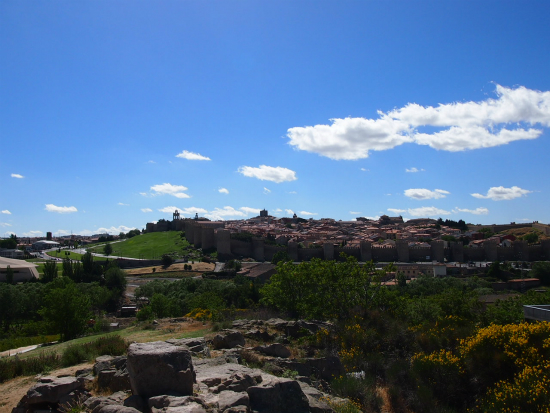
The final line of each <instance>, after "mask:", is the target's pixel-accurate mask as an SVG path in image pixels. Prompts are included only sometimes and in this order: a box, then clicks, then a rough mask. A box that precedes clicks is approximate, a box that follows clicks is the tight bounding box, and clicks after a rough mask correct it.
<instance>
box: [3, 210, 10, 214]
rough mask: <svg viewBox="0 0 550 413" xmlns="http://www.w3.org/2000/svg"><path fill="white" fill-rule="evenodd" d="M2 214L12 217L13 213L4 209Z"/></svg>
mask: <svg viewBox="0 0 550 413" xmlns="http://www.w3.org/2000/svg"><path fill="white" fill-rule="evenodd" d="M2 214H6V215H11V212H10V211H8V210H7V209H4V210H3V211H2Z"/></svg>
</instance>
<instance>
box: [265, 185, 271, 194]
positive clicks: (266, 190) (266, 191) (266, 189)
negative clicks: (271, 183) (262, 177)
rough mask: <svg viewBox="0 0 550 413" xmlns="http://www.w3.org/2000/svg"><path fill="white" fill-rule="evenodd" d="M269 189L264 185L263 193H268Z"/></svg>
mask: <svg viewBox="0 0 550 413" xmlns="http://www.w3.org/2000/svg"><path fill="white" fill-rule="evenodd" d="M270 193H271V190H270V189H268V188H266V187H265V186H264V194H270Z"/></svg>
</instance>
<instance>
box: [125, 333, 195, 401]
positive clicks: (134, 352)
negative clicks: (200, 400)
mask: <svg viewBox="0 0 550 413" xmlns="http://www.w3.org/2000/svg"><path fill="white" fill-rule="evenodd" d="M127 368H128V373H129V375H130V385H131V388H132V393H133V394H135V395H138V396H142V397H153V396H159V395H163V394H171V393H177V394H180V395H182V396H185V395H190V394H193V383H194V381H195V372H194V369H193V362H192V359H191V352H190V351H189V350H188V349H186V348H185V347H182V346H175V345H173V344H170V343H166V342H164V341H155V342H153V343H134V344H130V346H129V347H128V361H127Z"/></svg>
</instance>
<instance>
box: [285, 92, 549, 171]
mask: <svg viewBox="0 0 550 413" xmlns="http://www.w3.org/2000/svg"><path fill="white" fill-rule="evenodd" d="M496 96H497V97H496V99H486V100H484V101H481V102H464V103H461V102H458V103H456V102H455V103H448V104H440V105H439V106H437V107H432V106H427V107H425V106H421V105H418V104H416V103H409V104H407V105H405V106H404V107H402V108H398V109H394V110H392V111H390V112H387V113H384V112H378V118H376V119H365V118H345V119H331V121H332V124H331V125H315V126H306V127H294V128H290V129H288V131H287V137H288V138H289V144H290V145H291V146H293V147H295V148H296V149H299V150H304V151H308V152H313V153H317V154H319V155H322V156H326V157H328V158H331V159H336V160H341V159H346V160H354V159H362V158H367V157H368V156H369V152H370V151H382V150H386V149H392V148H395V147H396V146H399V145H402V144H404V143H416V144H418V145H428V146H430V147H432V148H434V149H438V150H445V151H451V152H454V151H463V150H468V149H478V148H490V147H494V146H499V145H505V144H507V143H510V142H513V141H516V140H524V139H536V138H538V137H539V136H540V135H541V134H542V132H543V131H542V130H540V129H534V128H532V127H531V126H533V125H536V124H539V125H541V126H543V127H548V126H550V92H540V91H536V90H530V89H527V88H525V87H523V86H520V87H517V88H515V89H512V88H507V87H504V86H500V85H496ZM426 126H427V127H432V128H435V129H436V130H435V131H433V132H430V133H426V132H422V131H418V130H417V128H422V127H426Z"/></svg>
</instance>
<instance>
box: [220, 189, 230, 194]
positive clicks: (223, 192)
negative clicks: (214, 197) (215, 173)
mask: <svg viewBox="0 0 550 413" xmlns="http://www.w3.org/2000/svg"><path fill="white" fill-rule="evenodd" d="M218 192H219V193H220V194H226V195H227V194H229V190H228V189H227V188H220V189H218Z"/></svg>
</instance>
